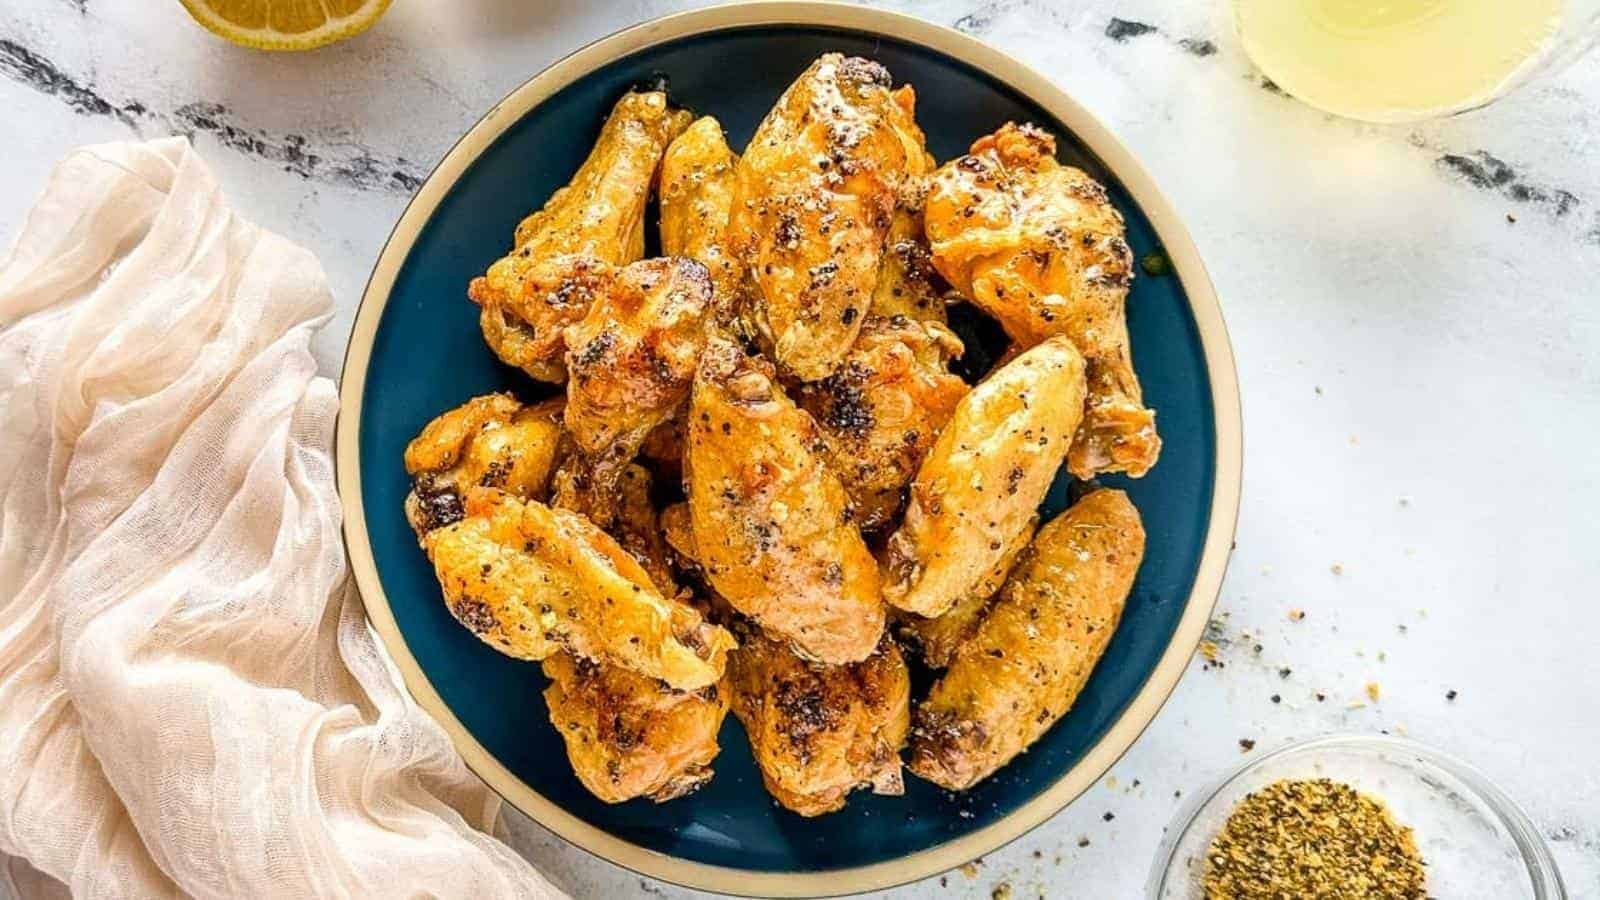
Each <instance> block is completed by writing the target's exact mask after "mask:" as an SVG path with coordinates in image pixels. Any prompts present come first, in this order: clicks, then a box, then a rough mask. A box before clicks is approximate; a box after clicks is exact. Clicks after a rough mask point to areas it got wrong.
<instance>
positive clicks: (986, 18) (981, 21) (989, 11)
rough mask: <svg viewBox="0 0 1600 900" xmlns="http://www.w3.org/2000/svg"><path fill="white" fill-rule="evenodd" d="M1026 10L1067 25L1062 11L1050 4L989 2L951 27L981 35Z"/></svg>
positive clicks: (1022, 0) (1016, 0)
mask: <svg viewBox="0 0 1600 900" xmlns="http://www.w3.org/2000/svg"><path fill="white" fill-rule="evenodd" d="M1018 9H1025V10H1028V11H1029V12H1031V13H1034V14H1037V15H1040V16H1043V17H1045V18H1047V19H1049V20H1050V21H1052V22H1055V23H1056V24H1057V25H1062V26H1065V25H1066V20H1065V19H1064V18H1062V16H1061V13H1060V10H1058V9H1056V8H1055V6H1054V5H1053V4H1050V3H1037V2H1029V0H989V2H987V3H983V4H980V5H979V6H978V8H977V9H975V10H973V11H972V12H970V13H967V14H966V15H964V16H962V17H961V18H959V19H956V20H955V21H954V22H952V23H951V27H952V28H954V29H955V30H957V31H960V32H964V33H966V34H972V35H979V34H983V33H985V32H987V31H989V30H990V29H991V28H993V27H994V23H995V20H996V19H999V18H1000V17H1001V16H1003V15H1005V14H1006V13H1009V12H1012V11H1013V10H1018Z"/></svg>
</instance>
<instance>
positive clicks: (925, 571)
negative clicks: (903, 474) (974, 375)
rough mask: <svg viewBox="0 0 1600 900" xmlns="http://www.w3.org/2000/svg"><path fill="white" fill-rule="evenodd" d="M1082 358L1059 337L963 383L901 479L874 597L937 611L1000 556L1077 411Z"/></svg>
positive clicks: (1043, 486)
mask: <svg viewBox="0 0 1600 900" xmlns="http://www.w3.org/2000/svg"><path fill="white" fill-rule="evenodd" d="M1083 397H1084V374H1083V357H1082V356H1080V355H1079V354H1078V351H1077V350H1076V349H1074V348H1073V346H1072V342H1071V341H1070V340H1068V339H1066V338H1064V337H1053V338H1050V339H1048V340H1046V341H1045V342H1044V343H1041V344H1039V345H1038V346H1036V347H1034V348H1033V349H1031V350H1028V351H1027V352H1025V353H1023V354H1021V355H1020V356H1018V357H1017V358H1016V359H1014V360H1012V361H1011V362H1010V363H1008V364H1007V365H1006V366H1004V367H1003V368H1000V369H998V370H997V371H995V372H993V373H991V374H990V375H989V377H988V378H986V379H984V381H983V382H982V383H981V384H979V385H978V386H977V387H975V388H973V389H972V391H971V392H970V393H968V394H967V395H966V396H965V397H963V398H962V400H961V402H960V403H959V404H958V405H957V406H956V411H955V414H954V415H953V416H952V417H951V419H950V422H949V423H948V424H947V425H945V427H944V430H943V431H942V432H940V433H939V439H938V440H937V441H936V442H935V443H934V445H933V449H932V450H931V451H930V452H929V453H928V458H927V459H926V460H924V461H923V463H922V468H921V469H920V470H918V472H917V477H916V480H915V481H914V482H913V483H912V485H911V492H910V493H911V499H910V502H909V503H908V504H907V506H906V516H905V521H904V522H903V523H902V524H901V526H900V528H899V530H898V531H896V532H895V533H894V534H893V535H892V536H890V538H889V543H888V547H887V549H886V551H885V555H886V559H885V577H886V579H887V580H886V582H885V584H884V597H885V599H887V600H888V601H889V602H890V603H891V604H893V605H894V606H896V607H898V608H900V609H903V610H906V611H907V612H913V613H916V614H917V615H921V616H938V615H942V614H943V613H944V612H945V611H946V610H948V609H949V608H950V607H951V606H952V605H953V604H954V603H955V602H956V601H957V600H959V599H961V598H962V597H964V596H967V595H968V594H970V593H971V592H972V590H973V588H974V587H975V586H976V585H977V584H978V582H979V581H980V580H981V579H982V578H983V577H984V573H986V572H988V571H989V570H990V569H992V568H993V567H994V566H995V564H996V563H997V562H998V561H999V560H1000V559H1001V557H1002V556H1004V555H1005V551H1006V548H1007V547H1008V546H1011V545H1012V544H1013V542H1014V541H1015V540H1016V538H1017V535H1018V534H1020V533H1022V532H1023V531H1024V530H1025V529H1026V528H1027V527H1028V522H1029V521H1030V520H1031V519H1032V518H1033V515H1034V511H1035V509H1037V508H1038V506H1039V501H1041V500H1043V499H1044V495H1045V492H1046V491H1047V490H1049V488H1050V483H1051V481H1052V480H1054V478H1055V475H1056V471H1057V470H1058V469H1059V468H1060V467H1061V461H1062V459H1063V458H1065V456H1066V453H1067V445H1068V443H1069V442H1070V441H1071V439H1072V434H1073V431H1074V430H1075V429H1076V428H1077V427H1078V420H1079V419H1080V418H1082V416H1083Z"/></svg>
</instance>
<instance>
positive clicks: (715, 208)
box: [661, 116, 746, 327]
mask: <svg viewBox="0 0 1600 900" xmlns="http://www.w3.org/2000/svg"><path fill="white" fill-rule="evenodd" d="M738 165H739V157H738V155H737V154H735V153H734V152H733V151H732V150H731V149H729V147H728V140H727V138H726V137H724V136H723V134H722V125H721V124H720V123H719V122H717V120H716V119H714V118H712V117H711V116H702V117H700V118H698V119H696V120H695V121H694V123H693V124H692V125H690V126H689V127H688V128H687V129H685V130H684V132H683V134H680V135H678V137H677V139H676V140H674V141H673V142H672V144H671V145H670V146H668V147H667V153H666V156H665V157H663V158H662V160H661V252H662V253H664V254H667V255H668V256H686V257H688V258H690V259H693V260H696V261H698V262H700V263H701V264H703V265H704V266H705V267H706V270H707V271H709V272H710V273H711V283H712V285H713V287H714V288H715V291H714V294H713V307H714V309H715V316H714V317H715V319H716V321H717V322H718V323H719V324H721V325H723V326H724V327H729V326H731V325H732V324H733V323H734V321H735V317H736V315H737V313H738V310H739V306H740V305H741V298H742V297H743V296H744V292H745V282H746V278H745V271H744V266H743V265H741V264H740V263H739V261H738V259H737V258H736V256H735V254H734V251H733V248H732V247H730V246H729V241H728V237H729V235H728V216H729V213H730V212H731V211H732V209H733V184H734V170H735V169H736V168H737V166H738Z"/></svg>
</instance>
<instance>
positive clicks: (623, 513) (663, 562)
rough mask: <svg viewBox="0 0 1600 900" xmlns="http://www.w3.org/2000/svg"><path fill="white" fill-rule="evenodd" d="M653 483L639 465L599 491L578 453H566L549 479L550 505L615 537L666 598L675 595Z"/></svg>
mask: <svg viewBox="0 0 1600 900" xmlns="http://www.w3.org/2000/svg"><path fill="white" fill-rule="evenodd" d="M653 481H654V479H653V478H652V477H651V475H650V472H649V470H647V469H645V468H644V467H643V466H638V465H630V466H627V467H626V468H624V469H623V470H622V472H621V473H620V474H619V476H618V477H617V478H616V479H615V482H614V483H612V484H609V485H606V486H601V485H600V484H599V482H598V481H597V479H595V478H594V475H593V472H592V470H591V469H590V467H589V465H588V462H587V460H585V459H584V457H583V456H582V455H581V454H577V453H573V454H569V455H568V456H567V458H566V459H564V460H563V461H562V462H561V464H560V465H559V466H558V467H557V468H556V472H555V475H554V477H552V479H551V488H550V505H551V506H554V507H555V508H557V509H565V510H568V511H570V512H575V513H577V514H579V515H581V516H585V517H587V518H588V519H589V521H591V522H593V523H594V524H596V525H598V526H599V527H600V529H601V530H602V531H604V532H605V533H606V534H609V535H611V537H613V538H615V539H616V541H617V543H618V544H620V545H622V549H624V550H626V551H628V555H629V556H632V557H633V558H634V559H635V560H637V561H638V563H639V565H641V566H644V570H645V572H647V573H649V575H650V582H651V583H652V584H654V585H655V586H656V589H657V590H659V591H660V592H661V594H662V596H664V597H673V596H676V595H677V594H678V585H677V581H676V580H675V579H674V578H673V577H672V566H671V563H670V560H669V552H668V548H667V543H666V540H665V539H664V537H663V535H662V531H661V525H660V523H659V522H658V521H657V518H658V517H657V515H656V508H655V505H654V504H653V503H652V502H651V501H650V488H651V484H652V482H653Z"/></svg>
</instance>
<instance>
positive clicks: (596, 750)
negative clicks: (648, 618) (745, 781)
mask: <svg viewBox="0 0 1600 900" xmlns="http://www.w3.org/2000/svg"><path fill="white" fill-rule="evenodd" d="M543 668H544V674H545V676H546V677H547V678H549V679H550V686H549V687H547V688H545V691H544V699H545V704H546V705H547V706H548V707H549V709H550V722H551V723H552V724H553V725H555V727H556V730H557V731H559V732H560V733H561V737H562V739H563V740H564V741H565V742H566V745H567V759H568V760H570V761H571V763H572V770H573V771H574V772H575V773H577V776H578V780H580V781H582V782H583V785H584V787H586V788H588V789H589V792H590V793H592V794H594V795H595V796H596V797H599V798H600V799H601V800H604V801H605V802H607V803H621V802H622V801H624V800H631V799H633V798H635V797H648V798H649V799H651V800H654V801H656V802H658V803H659V802H662V801H666V800H672V799H676V798H678V797H682V796H683V795H684V794H687V793H690V792H692V791H694V790H695V789H696V788H698V787H700V785H702V784H704V783H705V782H707V781H709V780H710V779H711V775H712V771H711V761H712V760H713V759H715V758H716V755H717V752H718V750H719V749H720V748H719V747H718V745H717V732H718V731H719V730H720V729H721V728H722V719H723V717H724V716H726V715H727V712H728V701H727V692H726V691H725V690H724V689H723V688H722V687H721V686H720V685H718V684H709V685H706V686H705V687H703V688H700V689H699V690H695V691H676V690H673V689H671V688H669V687H667V686H666V685H665V684H663V683H662V682H660V681H657V680H656V679H654V678H646V677H645V676H643V675H638V674H636V673H633V672H630V671H628V670H627V669H624V668H622V667H620V666H615V665H608V664H605V663H596V662H593V661H591V660H587V659H583V658H581V657H575V656H573V655H572V654H570V653H564V652H561V653H556V654H554V655H552V656H549V657H547V658H546V659H545V661H544V667H543Z"/></svg>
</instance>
